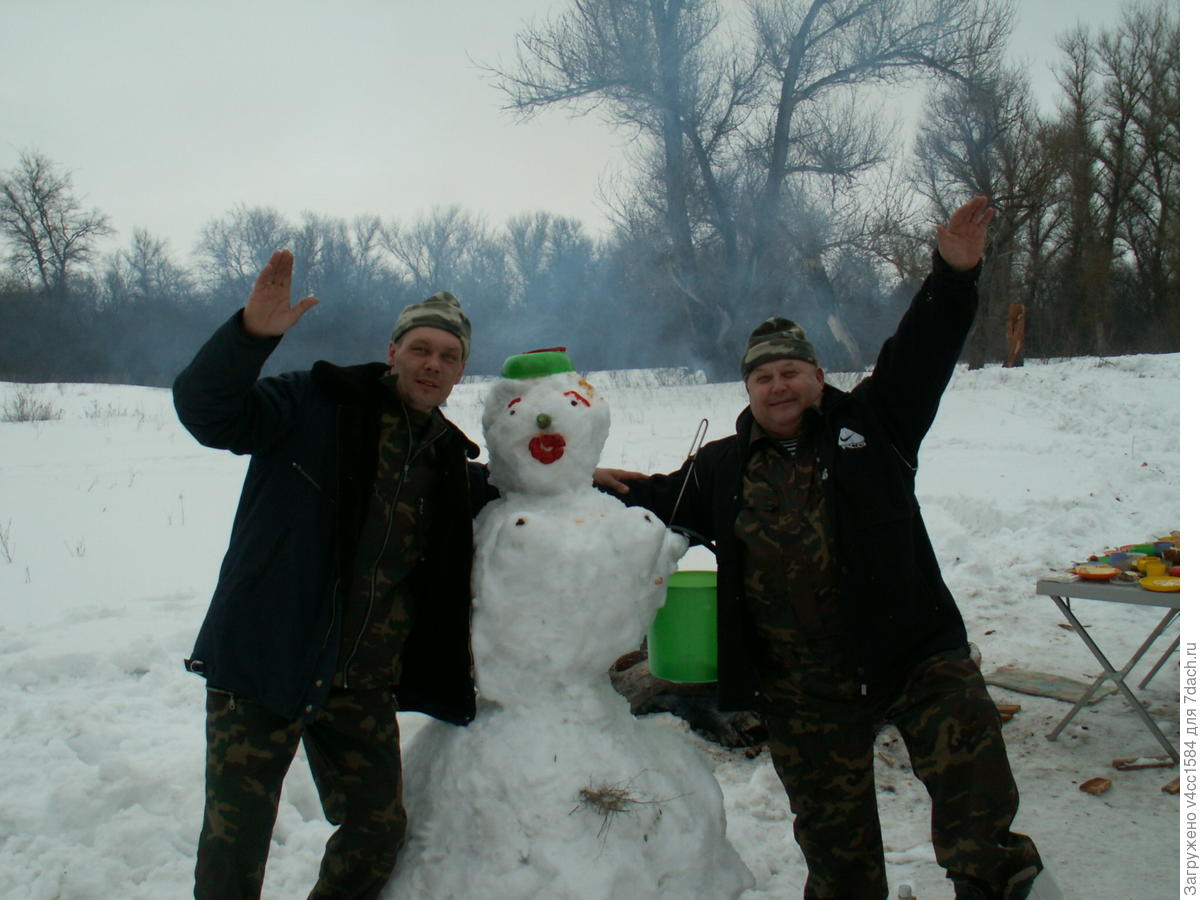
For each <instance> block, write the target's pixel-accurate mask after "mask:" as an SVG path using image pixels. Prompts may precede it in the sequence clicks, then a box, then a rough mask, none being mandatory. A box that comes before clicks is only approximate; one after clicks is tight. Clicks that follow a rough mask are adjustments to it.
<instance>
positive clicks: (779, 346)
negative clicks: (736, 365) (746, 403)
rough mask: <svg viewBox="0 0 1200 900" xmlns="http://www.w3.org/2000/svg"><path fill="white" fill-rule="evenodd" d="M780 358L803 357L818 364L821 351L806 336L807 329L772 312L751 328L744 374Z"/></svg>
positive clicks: (743, 361)
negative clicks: (763, 320) (818, 353)
mask: <svg viewBox="0 0 1200 900" xmlns="http://www.w3.org/2000/svg"><path fill="white" fill-rule="evenodd" d="M776 359H802V360H804V361H805V362H810V363H812V364H813V365H814V366H816V365H820V363H818V362H817V352H816V351H815V350H814V349H813V345H812V344H810V343H809V341H808V338H806V337H805V336H804V329H803V328H801V327H800V326H799V325H797V324H796V323H795V322H793V321H792V320H791V319H785V318H783V317H782V316H772V317H771V318H770V319H767V321H765V322H763V323H762V324H761V325H759V326H758V327H757V328H755V329H754V330H753V331H752V332H750V337H749V338H747V339H746V352H745V353H743V354H742V378H745V377H746V376H747V375H749V374H750V372H751V370H752V369H754V367H755V366H760V365H762V364H763V363H765V362H771V361H773V360H776Z"/></svg>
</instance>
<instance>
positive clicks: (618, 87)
mask: <svg viewBox="0 0 1200 900" xmlns="http://www.w3.org/2000/svg"><path fill="white" fill-rule="evenodd" d="M722 10H723V7H722V6H721V4H719V3H718V2H717V0H574V2H572V3H570V4H569V5H568V6H567V8H566V11H565V12H563V13H562V14H561V15H560V16H559V17H558V18H556V19H551V20H548V21H547V22H546V23H544V24H542V25H540V26H532V27H529V28H528V29H526V30H525V31H524V32H522V33H521V34H519V35H518V37H517V52H516V58H515V60H514V61H512V62H511V63H510V64H508V65H497V66H496V67H495V68H494V69H493V74H494V77H495V79H496V83H497V85H498V86H500V87H501V88H502V89H503V90H504V92H505V93H506V95H507V98H508V105H509V107H510V108H511V109H512V110H514V111H515V112H516V113H517V114H519V115H535V114H537V112H539V111H540V110H543V109H546V108H549V107H553V106H557V105H566V106H571V107H573V108H574V109H575V110H576V111H578V112H581V113H583V114H592V115H603V116H605V117H606V118H607V119H608V121H610V122H611V123H612V124H613V125H614V127H618V128H624V129H629V130H630V134H631V142H630V151H629V162H630V167H629V170H630V174H629V175H628V176H627V178H626V179H625V181H624V182H623V183H621V184H619V185H616V186H613V187H610V189H609V197H608V200H609V203H610V208H611V210H612V215H611V222H612V230H611V232H610V233H609V234H608V235H607V236H606V237H605V238H604V239H603V240H596V239H593V238H591V237H589V236H588V235H587V234H586V233H585V232H584V230H583V227H582V225H581V223H579V222H578V221H576V220H572V219H567V218H563V217H560V216H554V215H551V214H548V213H533V214H525V215H521V216H517V217H513V218H511V219H509V220H508V221H506V222H504V223H503V224H502V225H501V226H499V227H494V226H492V225H491V224H489V223H488V222H486V221H485V220H484V219H482V218H481V217H479V216H476V215H474V214H472V213H471V212H469V211H467V210H465V209H463V208H461V207H457V206H451V207H442V208H435V209H433V210H431V211H427V212H425V213H423V214H421V215H418V216H416V217H414V218H412V219H411V220H408V221H401V220H398V219H397V220H393V221H390V222H385V221H383V220H381V219H379V218H377V217H367V216H361V217H358V218H355V219H353V220H350V221H346V220H341V219H336V218H331V217H328V216H323V215H321V214H319V213H305V214H304V215H303V216H301V219H300V221H299V222H292V221H288V220H287V219H286V218H285V217H284V216H282V215H281V214H280V213H279V212H277V211H275V210H272V209H269V208H248V207H244V206H240V207H237V208H235V209H233V210H231V211H230V212H229V213H227V214H226V215H225V216H223V217H222V218H220V219H217V220H214V221H212V222H210V223H209V224H208V225H206V226H205V227H204V229H203V231H202V233H201V235H200V237H199V239H198V241H197V244H196V246H195V248H194V251H193V255H192V263H191V265H190V266H184V265H181V264H180V263H178V262H177V261H176V260H175V259H173V258H172V256H171V253H170V252H169V248H168V247H167V246H166V244H165V243H164V242H163V241H162V240H160V239H158V238H156V237H155V236H153V235H152V234H150V233H148V232H147V231H145V230H143V229H135V230H134V231H133V232H132V234H131V236H130V240H129V242H128V244H127V245H126V247H125V248H124V249H122V250H119V251H117V252H114V253H110V254H108V255H105V256H100V255H99V254H98V252H97V246H98V242H99V241H100V240H101V239H102V238H105V237H107V236H108V235H110V234H111V233H112V231H113V227H112V223H111V222H110V220H109V219H108V217H107V216H106V215H104V214H103V213H102V212H100V211H99V210H94V209H86V208H85V207H84V205H83V204H82V203H81V201H80V200H79V199H78V197H77V196H76V195H75V194H74V191H73V186H72V182H71V178H70V175H69V174H68V173H66V172H65V171H64V170H63V169H62V168H61V167H60V166H59V165H58V164H57V163H55V162H54V161H52V160H50V159H49V158H47V157H46V156H45V155H44V154H42V153H40V152H37V151H30V152H27V153H25V154H23V155H22V157H21V158H20V160H19V161H18V163H17V165H16V166H15V167H14V168H13V169H12V170H10V171H8V172H6V173H0V240H2V241H3V244H4V246H5V247H6V249H7V251H8V253H7V257H6V259H5V266H4V268H3V269H2V270H0V378H2V379H6V380H112V381H122V382H133V383H146V384H166V383H169V381H170V379H171V377H172V376H173V374H174V373H175V372H176V371H177V370H178V369H179V368H180V367H181V366H182V365H183V364H184V363H185V362H186V360H187V359H188V358H189V357H190V355H191V353H192V352H193V351H194V349H195V347H196V346H197V344H198V343H199V342H200V341H201V340H203V338H204V337H205V335H206V334H207V333H208V332H209V331H210V330H211V329H212V328H213V327H214V326H215V325H216V323H217V322H218V321H220V320H221V319H222V318H224V317H226V316H228V315H229V314H231V313H232V312H233V311H234V310H235V309H237V308H238V307H239V306H240V305H241V303H242V302H243V301H244V298H245V296H246V294H247V292H248V290H249V287H250V284H251V283H252V282H253V279H254V276H255V275H256V273H257V272H258V270H259V268H260V267H261V266H262V264H263V262H264V261H265V259H266V258H267V257H268V256H269V255H270V253H271V252H272V251H273V250H275V249H277V248H279V247H284V246H286V247H290V248H292V249H293V250H294V252H295V253H296V259H297V264H296V290H297V292H304V293H313V294H316V295H317V296H319V297H322V298H323V299H324V300H325V301H326V302H324V303H322V304H321V306H319V307H317V308H316V309H315V310H314V311H313V312H312V313H310V314H309V315H308V316H306V318H305V320H304V323H305V325H304V327H302V328H300V329H297V331H296V333H294V334H293V335H290V336H289V339H288V341H286V342H284V345H283V347H282V348H281V351H280V352H279V353H278V354H277V356H276V357H275V358H273V361H272V363H273V366H274V367H275V368H276V369H280V368H291V367H296V366H303V365H306V364H307V363H308V362H309V361H311V359H313V358H314V357H317V356H321V357H324V358H329V359H333V360H334V361H340V362H351V361H360V360H362V359H364V358H370V357H374V356H378V355H380V354H381V353H382V349H383V342H384V341H385V340H386V337H385V336H386V334H387V332H388V329H389V327H390V324H391V322H392V319H393V318H394V316H395V315H396V313H397V311H398V310H399V309H400V308H401V307H402V306H404V305H405V304H407V303H411V302H415V301H416V300H419V299H422V298H423V297H425V296H428V295H429V294H432V293H434V292H436V291H438V290H451V291H454V292H455V293H456V294H458V295H459V296H460V298H462V300H463V301H464V304H465V306H466V307H467V310H468V313H469V314H470V315H471V317H472V319H473V321H474V323H475V327H476V329H477V333H478V334H479V335H480V339H479V340H477V342H476V351H475V356H474V357H473V359H472V364H471V366H470V369H469V371H474V372H478V373H484V374H487V373H493V372H495V371H497V370H498V368H499V364H500V362H501V361H502V359H503V358H504V357H505V356H506V355H508V354H510V353H513V352H518V351H520V350H523V349H528V348H530V347H535V346H544V345H548V344H549V345H557V344H564V343H565V344H567V345H568V346H569V347H570V349H571V351H572V353H573V355H574V356H575V357H576V360H577V363H578V364H579V365H580V367H581V368H584V369H597V368H623V367H640V366H646V365H684V366H691V367H695V368H703V369H704V370H705V371H706V372H707V373H708V374H709V377H710V378H731V377H736V370H735V368H734V367H735V365H736V360H737V358H738V357H739V355H740V352H741V344H742V341H743V339H744V335H745V334H746V333H747V332H748V331H749V329H750V328H752V327H753V326H754V325H755V324H756V323H757V322H759V321H761V320H762V319H764V318H766V317H767V316H769V315H775V314H782V315H786V316H789V317H790V318H793V319H795V320H797V321H799V322H801V323H803V324H804V325H805V327H806V328H807V329H808V330H809V332H810V337H812V338H813V339H814V341H815V342H816V343H817V345H818V346H819V347H821V348H822V351H823V362H825V364H826V366H827V368H832V369H857V368H861V367H863V366H865V365H867V364H869V362H870V360H871V358H872V357H873V355H874V352H875V350H876V348H877V347H878V345H879V343H880V341H881V340H882V339H883V338H884V337H885V336H886V335H887V334H888V333H889V332H890V330H891V329H892V327H893V326H894V324H895V322H896V319H897V317H898V316H899V314H900V312H901V311H902V309H903V307H904V305H905V303H906V302H907V298H908V296H910V295H911V292H912V290H913V289H914V288H915V286H916V284H917V283H919V280H920V278H921V277H922V276H923V274H924V272H925V271H926V270H927V268H928V253H929V245H930V240H929V234H930V232H931V225H932V222H934V221H944V220H945V218H946V217H947V215H948V214H949V211H950V210H952V209H953V208H954V207H955V206H956V205H957V204H958V203H960V202H961V201H962V200H963V199H964V198H966V197H968V196H971V195H973V194H976V193H983V194H986V195H988V196H989V197H991V198H992V201H993V204H994V205H995V206H996V208H997V210H998V215H997V218H996V220H995V223H994V225H993V228H992V237H991V243H990V247H989V251H988V263H987V266H986V268H985V277H984V282H983V285H982V292H981V293H982V300H983V303H982V308H981V311H980V315H979V318H978V321H977V324H976V328H975V330H974V332H973V333H972V337H971V339H970V344H969V347H968V351H967V359H968V361H969V363H970V364H971V365H975V366H979V365H983V364H984V363H987V362H996V361H1006V362H1008V363H1010V364H1011V363H1013V362H1016V361H1019V355H1018V356H1017V357H1016V358H1014V355H1013V352H1012V345H1011V344H1010V342H1009V341H1008V337H1009V335H1010V333H1011V327H1012V326H1011V322H1012V320H1013V315H1014V311H1015V310H1019V311H1020V313H1021V316H1020V318H1021V320H1022V321H1023V322H1024V323H1025V326H1026V328H1027V340H1025V342H1024V352H1026V353H1028V354H1030V355H1032V356H1065V355H1078V354H1089V355H1092V354H1094V355H1112V354H1119V353H1129V352H1160V351H1173V350H1177V349H1178V347H1179V337H1178V313H1179V264H1180V262H1179V25H1178V13H1177V10H1176V9H1175V7H1174V6H1173V5H1170V4H1169V3H1168V2H1166V0H1162V2H1159V3H1157V4H1156V5H1147V4H1142V5H1131V6H1130V7H1129V8H1128V9H1127V10H1126V11H1125V13H1124V15H1123V17H1122V19H1121V21H1120V22H1119V24H1117V25H1116V26H1114V27H1113V28H1111V29H1108V30H1102V31H1098V32H1092V31H1088V30H1087V29H1084V28H1082V27H1081V28H1078V29H1076V30H1074V31H1072V32H1070V33H1068V34H1066V35H1064V36H1063V37H1062V39H1061V41H1060V46H1061V51H1062V55H1061V58H1060V60H1059V62H1058V65H1057V69H1056V71H1057V75H1058V81H1059V85H1060V88H1061V91H1060V94H1059V99H1058V104H1057V108H1056V109H1055V110H1054V111H1053V112H1051V113H1049V114H1046V113H1042V112H1040V111H1039V110H1038V109H1037V108H1036V105H1035V103H1034V102H1033V100H1032V98H1031V94H1030V88H1029V84H1028V81H1027V79H1026V77H1025V75H1024V73H1023V72H1022V71H1020V70H1018V69H1014V68H1013V67H1011V66H1010V65H1008V64H1006V63H1005V62H1004V50H1005V44H1006V41H1007V37H1008V34H1009V31H1010V28H1011V21H1012V16H1013V8H1012V5H1011V2H1010V0H809V2H796V0H746V2H745V5H744V8H743V13H744V15H743V16H742V17H741V18H740V19H730V20H726V19H723V18H722ZM914 84H919V85H924V86H925V87H926V89H927V93H926V101H925V105H924V108H923V110H922V112H921V114H920V118H919V122H918V123H917V125H916V129H915V135H914V136H913V137H912V138H911V140H906V139H902V137H901V132H900V129H899V127H898V123H897V122H896V121H895V120H894V118H893V119H889V117H888V115H887V114H886V107H887V105H888V104H889V103H890V102H891V99H890V98H892V97H894V96H895V95H894V94H889V93H887V92H888V91H894V90H897V89H899V88H900V87H907V86H912V85H914ZM871 88H876V89H877V90H870V89H871ZM871 97H876V98H881V99H878V100H877V101H871V100H870V99H869V98H871ZM298 295H300V294H298Z"/></svg>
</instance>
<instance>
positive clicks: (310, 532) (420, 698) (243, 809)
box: [174, 251, 485, 900]
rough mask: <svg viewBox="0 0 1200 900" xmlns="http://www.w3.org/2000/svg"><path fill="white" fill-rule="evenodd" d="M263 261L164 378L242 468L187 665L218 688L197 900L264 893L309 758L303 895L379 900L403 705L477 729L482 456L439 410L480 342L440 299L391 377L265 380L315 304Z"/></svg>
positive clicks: (415, 321) (333, 369) (192, 422)
mask: <svg viewBox="0 0 1200 900" xmlns="http://www.w3.org/2000/svg"><path fill="white" fill-rule="evenodd" d="M292 263H293V259H292V255H291V253H289V252H287V251H280V252H277V253H276V254H274V256H272V257H271V260H270V262H268V263H267V265H266V266H265V267H264V268H263V270H262V272H261V273H260V275H259V276H258V280H257V281H256V282H255V285H254V288H253V290H252V292H251V294H250V297H249V299H248V300H247V301H246V306H245V308H244V309H242V310H240V311H239V312H238V313H237V314H236V315H234V316H233V317H232V318H231V319H230V320H229V321H227V322H226V323H225V324H224V325H222V326H221V327H220V328H219V329H218V330H217V332H216V333H215V334H214V335H213V336H212V337H211V338H210V339H209V340H208V342H206V343H205V344H204V346H203V347H201V349H200V351H199V352H198V353H197V355H196V358H195V359H194V360H193V361H192V362H191V363H190V364H189V365H188V367H187V368H186V369H184V371H183V372H182V373H181V374H180V375H179V377H178V378H177V379H176V381H175V386H174V397H175V406H176V410H177V411H178V414H179V418H180V421H181V422H183V424H184V426H185V427H186V428H187V429H188V431H190V432H191V433H192V434H193V435H194V436H195V437H196V439H197V440H199V441H200V442H201V443H202V444H205V445H207V446H210V447H216V448H220V449H225V450H231V451H233V452H234V453H239V454H250V455H251V459H250V465H249V467H248V469H247V473H246V480H245V484H244V485H243V488H242V495H241V499H240V501H239V503H238V508H237V512H236V514H235V517H234V523H233V531H232V535H231V537H230V542H229V549H228V551H227V552H226V555H225V559H224V561H223V563H222V565H221V571H220V576H219V578H218V581H217V586H216V590H215V592H214V595H213V598H212V602H211V604H210V606H209V609H208V614H207V615H206V617H205V619H204V623H203V625H202V626H201V629H200V634H199V636H198V637H197V640H196V645H195V648H194V650H193V652H192V656H191V658H190V659H188V660H186V665H187V667H188V669H189V670H190V671H192V672H195V673H197V674H200V675H202V676H203V677H204V678H205V679H206V680H207V684H208V697H207V724H206V736H207V753H206V767H205V809H204V822H203V827H202V830H201V835H200V843H199V850H198V853H197V863H196V888H195V895H196V896H197V897H211V898H217V897H220V898H224V900H228V898H240V897H257V896H259V893H260V891H261V888H262V881H263V874H264V870H265V866H266V859H267V853H268V849H269V847H270V840H271V832H272V830H273V828H274V823H275V815H276V811H277V808H278V803H279V795H280V790H281V788H282V784H283V778H284V775H285V774H286V772H287V770H288V768H289V767H290V765H291V762H292V759H293V757H294V755H295V752H296V749H297V746H298V745H299V743H300V742H301V741H303V743H304V747H305V752H306V755H307V757H308V762H309V766H310V768H311V770H312V774H313V778H314V780H315V781H316V784H317V788H318V792H319V794H320V796H321V802H322V806H323V807H324V810H325V814H326V817H327V818H328V819H329V820H330V822H331V823H333V824H335V825H337V826H338V828H337V830H336V831H335V832H334V833H333V835H332V836H331V837H330V839H329V842H328V843H327V845H326V852H325V856H324V858H323V860H322V863H321V871H320V876H319V879H318V882H317V885H316V887H315V888H314V889H313V892H312V894H311V896H312V897H314V898H344V897H363V898H366V897H374V896H376V895H377V894H378V893H379V891H380V890H381V889H382V887H383V885H384V883H385V882H386V880H387V877H388V875H389V873H390V872H391V869H392V867H393V866H394V864H395V860H396V856H397V854H398V852H399V849H400V846H401V844H402V842H403V840H404V834H405V828H406V817H405V813H404V807H403V803H402V777H401V765H400V741H399V733H398V729H397V722H396V715H395V712H396V710H397V709H403V710H414V711H421V712H424V713H427V714H429V715H432V716H436V717H438V718H441V719H445V720H447V721H450V722H455V723H458V724H465V723H467V722H469V721H470V720H471V719H472V718H473V717H474V713H475V699H474V685H473V682H472V675H471V659H470V645H469V637H468V618H469V610H470V571H471V558H472V519H473V517H474V514H475V512H477V511H478V509H479V508H480V506H482V504H483V502H484V499H485V485H484V477H483V469H482V467H481V466H479V465H478V464H476V463H469V462H468V460H469V459H473V458H475V457H476V456H478V454H479V448H478V447H476V446H475V445H474V444H473V443H471V441H469V440H468V439H467V438H466V436H464V435H463V434H462V432H461V431H459V430H458V429H457V428H456V427H455V426H454V425H452V424H451V423H450V422H449V421H447V420H446V418H445V417H444V416H443V415H442V413H441V412H440V410H439V409H438V407H439V406H440V405H441V404H442V403H443V402H444V401H445V400H446V398H447V397H448V396H449V394H450V391H451V390H452V389H453V387H454V385H455V384H457V383H458V381H459V379H460V378H461V377H462V374H463V370H464V368H465V365H466V359H467V354H468V353H469V351H470V341H471V326H470V322H469V320H468V319H467V317H466V316H465V315H464V314H463V312H462V309H461V308H460V307H459V303H458V300H457V299H456V298H455V297H454V296H453V295H452V294H448V293H441V294H437V295H435V296H433V297H430V298H429V299H428V300H426V301H424V302H423V303H418V304H414V305H413V306H410V307H408V308H406V309H405V310H404V311H403V312H402V313H401V314H400V317H399V319H398V320H397V322H396V325H395V327H394V329H393V331H392V335H391V342H390V343H389V344H388V352H387V362H386V363H383V362H378V363H367V364H365V365H360V366H349V367H341V366H334V365H331V364H330V363H325V362H318V363H316V364H315V365H314V366H313V367H312V369H311V370H310V371H308V372H291V373H288V374H285V375H281V376H278V377H274V378H259V372H260V370H261V368H262V365H263V364H264V362H265V361H266V359H267V357H268V356H269V355H270V353H271V351H272V350H273V349H274V348H275V347H276V345H277V344H278V343H279V340H280V338H281V336H282V335H283V334H284V332H286V331H287V330H288V329H289V328H291V327H292V326H293V325H294V324H295V323H296V322H297V321H298V320H299V319H300V317H301V316H302V315H303V314H304V313H305V312H306V311H307V310H308V309H310V308H311V307H312V306H313V305H315V304H316V302H317V300H316V298H313V297H308V298H305V299H303V300H301V301H299V302H298V303H296V304H295V305H293V304H292V302H291V274H292Z"/></svg>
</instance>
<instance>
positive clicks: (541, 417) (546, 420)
mask: <svg viewBox="0 0 1200 900" xmlns="http://www.w3.org/2000/svg"><path fill="white" fill-rule="evenodd" d="M551 421H553V420H552V419H551V418H550V417H549V416H548V415H546V414H545V413H538V414H537V427H538V428H541V429H542V430H543V431H544V430H546V429H547V428H549V427H550V422H551Z"/></svg>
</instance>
